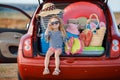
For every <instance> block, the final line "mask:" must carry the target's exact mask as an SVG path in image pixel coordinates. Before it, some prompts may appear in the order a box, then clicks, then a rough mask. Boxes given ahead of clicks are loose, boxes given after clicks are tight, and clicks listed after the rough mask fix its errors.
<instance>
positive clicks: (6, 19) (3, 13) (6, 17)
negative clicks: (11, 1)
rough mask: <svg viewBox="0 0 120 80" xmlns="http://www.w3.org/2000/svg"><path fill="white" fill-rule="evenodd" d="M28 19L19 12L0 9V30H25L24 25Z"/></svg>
mask: <svg viewBox="0 0 120 80" xmlns="http://www.w3.org/2000/svg"><path fill="white" fill-rule="evenodd" d="M29 21H30V20H29V18H27V17H26V16H25V15H24V14H22V13H20V12H19V11H16V10H13V9H10V8H5V7H0V28H9V29H22V30H24V29H26V24H27V23H29Z"/></svg>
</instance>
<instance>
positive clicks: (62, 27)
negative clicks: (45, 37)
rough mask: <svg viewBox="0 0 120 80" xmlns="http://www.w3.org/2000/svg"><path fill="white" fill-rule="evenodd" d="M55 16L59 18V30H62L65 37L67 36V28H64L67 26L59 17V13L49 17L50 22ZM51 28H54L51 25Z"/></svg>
mask: <svg viewBox="0 0 120 80" xmlns="http://www.w3.org/2000/svg"><path fill="white" fill-rule="evenodd" d="M53 18H56V19H58V20H59V30H60V31H61V33H62V36H63V37H66V31H65V28H64V27H65V26H64V24H63V21H62V19H61V18H59V17H58V16H57V15H54V16H52V17H51V18H50V19H49V22H50V21H51V19H53ZM51 30H53V29H52V27H51Z"/></svg>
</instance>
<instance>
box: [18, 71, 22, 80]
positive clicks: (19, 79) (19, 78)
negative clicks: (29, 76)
mask: <svg viewBox="0 0 120 80" xmlns="http://www.w3.org/2000/svg"><path fill="white" fill-rule="evenodd" d="M18 80H22V78H21V77H20V74H19V72H18Z"/></svg>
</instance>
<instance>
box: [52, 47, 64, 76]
mask: <svg viewBox="0 0 120 80" xmlns="http://www.w3.org/2000/svg"><path fill="white" fill-rule="evenodd" d="M61 52H62V50H59V49H57V50H56V51H55V70H54V72H53V75H59V73H60V69H59V67H60V54H61Z"/></svg>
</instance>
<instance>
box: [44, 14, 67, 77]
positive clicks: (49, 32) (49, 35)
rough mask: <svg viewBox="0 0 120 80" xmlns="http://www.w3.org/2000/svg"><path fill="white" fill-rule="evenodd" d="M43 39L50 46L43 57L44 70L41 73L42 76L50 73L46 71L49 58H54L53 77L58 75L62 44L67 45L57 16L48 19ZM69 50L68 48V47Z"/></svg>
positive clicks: (61, 24)
mask: <svg viewBox="0 0 120 80" xmlns="http://www.w3.org/2000/svg"><path fill="white" fill-rule="evenodd" d="M45 37H46V39H47V41H49V43H50V46H49V49H48V51H47V53H46V57H45V68H44V71H43V75H46V74H49V73H50V71H49V69H48V66H49V60H50V56H51V55H53V53H54V56H55V70H54V71H53V75H59V73H60V69H59V65H60V58H59V56H60V54H61V53H62V48H63V42H65V44H66V45H67V43H66V42H67V38H66V32H65V29H64V25H63V22H62V20H61V19H60V18H59V17H58V16H53V17H52V18H50V20H49V22H48V27H47V29H46V31H45ZM68 48H69V47H68Z"/></svg>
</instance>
